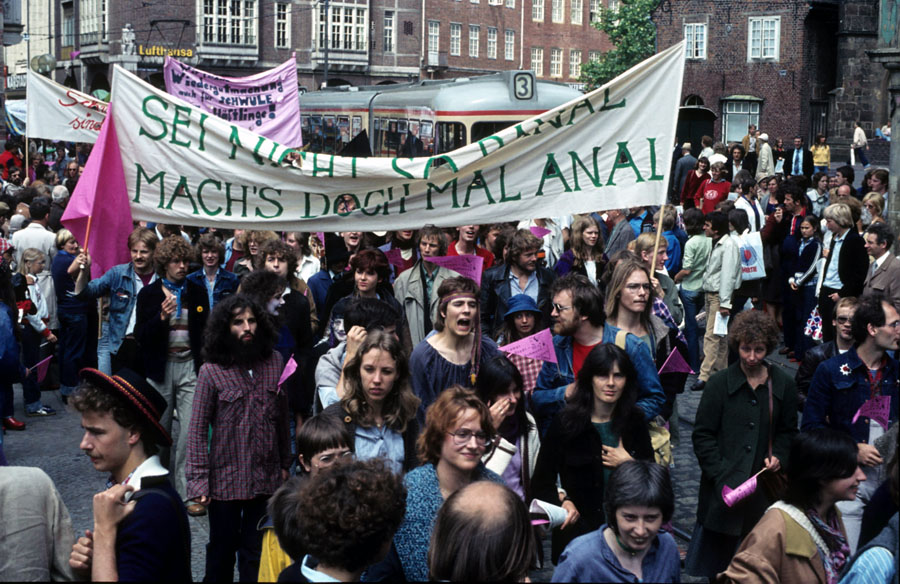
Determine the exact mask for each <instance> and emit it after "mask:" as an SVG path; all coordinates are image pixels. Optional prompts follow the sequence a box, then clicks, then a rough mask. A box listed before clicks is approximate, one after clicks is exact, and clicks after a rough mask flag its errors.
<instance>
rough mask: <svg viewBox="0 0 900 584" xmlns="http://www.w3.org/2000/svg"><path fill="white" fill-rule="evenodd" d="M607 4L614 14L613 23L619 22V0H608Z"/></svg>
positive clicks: (610, 11)
mask: <svg viewBox="0 0 900 584" xmlns="http://www.w3.org/2000/svg"><path fill="white" fill-rule="evenodd" d="M606 6H607V7H608V8H609V13H610V14H611V15H612V23H613V24H619V0H608V2H607V4H606Z"/></svg>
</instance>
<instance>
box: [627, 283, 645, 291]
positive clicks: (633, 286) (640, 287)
mask: <svg viewBox="0 0 900 584" xmlns="http://www.w3.org/2000/svg"><path fill="white" fill-rule="evenodd" d="M625 289H626V290H628V291H629V292H637V291H639V290H644V291H646V292H649V291H650V289H651V286H650V284H625Z"/></svg>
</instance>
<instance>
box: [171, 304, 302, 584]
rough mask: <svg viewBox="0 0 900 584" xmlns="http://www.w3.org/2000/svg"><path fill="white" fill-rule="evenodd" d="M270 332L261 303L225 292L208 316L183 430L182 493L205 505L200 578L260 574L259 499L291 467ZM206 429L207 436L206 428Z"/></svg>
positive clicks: (244, 578) (262, 502) (262, 509)
mask: <svg viewBox="0 0 900 584" xmlns="http://www.w3.org/2000/svg"><path fill="white" fill-rule="evenodd" d="M276 338H277V334H276V332H275V330H274V328H273V327H272V324H271V320H270V319H268V318H267V317H266V315H265V313H264V309H263V308H262V307H261V306H259V305H258V304H257V303H256V302H254V301H253V300H251V299H250V297H248V296H245V295H243V294H236V295H233V296H228V297H227V298H225V299H224V300H222V301H221V302H219V303H218V304H216V308H215V310H213V313H212V316H211V317H210V321H209V326H208V327H207V328H206V332H205V335H204V346H203V355H204V358H205V359H206V363H204V365H203V366H202V367H201V368H200V374H199V376H198V378H197V391H196V396H195V398H194V409H193V413H192V415H191V417H190V426H189V428H188V431H187V433H188V448H187V464H186V465H185V475H186V477H187V496H188V499H190V500H191V501H192V503H191V504H190V505H189V506H188V512H189V513H192V514H194V513H195V512H196V510H195V511H194V512H192V508H193V507H195V506H196V505H197V504H199V505H201V506H203V507H207V508H208V511H209V546H208V547H207V558H206V576H205V578H204V580H205V581H214V582H231V581H232V579H233V573H234V559H235V554H237V556H238V572H239V573H240V580H241V582H255V581H256V578H257V575H258V574H259V559H260V553H261V550H262V532H261V531H259V530H258V529H257V525H259V523H260V520H261V519H262V517H263V516H264V515H265V513H266V502H267V500H268V498H269V496H270V495H272V494H273V493H274V492H275V491H276V490H277V489H278V487H280V486H281V484H282V483H283V482H284V481H285V480H287V478H288V469H290V467H291V463H292V460H291V445H290V429H289V422H288V404H287V396H286V395H285V393H284V392H283V391H280V390H279V387H278V385H279V383H278V381H279V377H280V376H281V370H282V367H283V361H282V358H281V354H280V353H279V352H278V351H275V350H274V347H275V340H276ZM210 428H211V429H212V435H211V438H210V436H209V434H208V432H209V431H210Z"/></svg>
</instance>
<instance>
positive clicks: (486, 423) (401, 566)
mask: <svg viewBox="0 0 900 584" xmlns="http://www.w3.org/2000/svg"><path fill="white" fill-rule="evenodd" d="M493 443H494V425H493V422H492V421H491V411H490V410H489V409H488V407H487V406H486V405H484V403H483V402H482V401H481V400H480V399H478V396H477V395H475V392H473V391H472V390H470V389H465V388H463V387H461V386H459V385H453V386H451V387H448V388H447V389H446V390H444V391H443V392H442V393H441V395H440V396H439V397H438V398H437V401H435V402H434V403H433V404H431V406H429V408H428V412H427V415H426V422H425V430H424V431H423V432H422V434H421V435H420V436H419V439H418V443H417V447H418V453H419V458H420V459H421V460H423V461H424V464H423V465H422V466H420V467H418V468H416V469H414V470H412V471H410V472H409V473H408V474H407V475H406V477H405V478H404V479H403V483H404V485H405V486H406V491H407V496H406V516H405V517H404V519H403V523H401V524H400V529H398V530H397V533H396V534H395V535H394V545H393V546H392V547H391V551H390V553H389V554H388V556H387V557H386V558H385V560H384V561H383V562H381V563H380V564H377V565H375V566H372V567H371V568H370V569H369V571H368V575H367V580H371V581H378V580H384V581H396V580H402V579H405V580H406V581H409V582H414V581H415V582H424V581H427V580H428V544H429V542H430V541H431V531H432V527H433V526H434V521H435V518H436V517H437V514H438V510H440V508H441V505H443V503H444V501H445V500H446V499H447V498H448V497H449V496H450V495H452V494H453V493H455V492H456V491H458V490H459V489H461V488H463V487H465V486H466V485H468V484H471V483H473V482H475V481H483V480H488V481H493V482H495V483H500V484H503V479H501V478H500V477H499V476H498V475H497V474H496V473H494V472H491V471H489V470H488V469H487V468H485V466H484V463H482V462H481V459H482V457H483V456H484V455H485V453H486V452H488V451H489V450H490V449H491V447H492V446H493Z"/></svg>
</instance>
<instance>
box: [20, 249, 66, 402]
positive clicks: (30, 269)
mask: <svg viewBox="0 0 900 584" xmlns="http://www.w3.org/2000/svg"><path fill="white" fill-rule="evenodd" d="M46 261H47V260H46V257H45V256H44V252H42V251H41V250H39V249H35V248H33V247H30V248H28V249H26V250H25V251H24V252H22V261H21V262H19V273H20V274H22V275H24V276H25V281H26V283H27V284H28V298H29V299H30V300H31V303H32V305H33V306H34V311H33V312H32V311H30V310H29V311H26V314H25V320H26V322H27V323H28V326H25V327H23V329H22V357H23V360H24V361H25V366H26V367H28V368H29V369H31V368H32V367H34V366H35V364H37V363H38V361H40V359H41V342H42V341H43V340H46V341H49V342H50V343H52V344H56V340H57V339H56V335H54V334H53V331H51V330H50V327H48V326H47V322H48V321H49V313H48V312H47V301H46V300H45V299H44V295H43V293H42V292H41V287H40V286H39V285H38V283H37V275H38V274H40V273H41V272H43V271H44V264H45V263H46ZM29 313H30V314H29ZM22 392H23V393H24V397H25V415H26V416H29V417H44V416H52V415H54V414H56V411H55V410H54V409H53V408H51V407H50V406H45V405H43V404H42V403H41V390H40V388H39V387H38V382H37V373H36V372H31V371H29V375H28V376H26V377H25V378H24V379H23V380H22Z"/></svg>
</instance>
